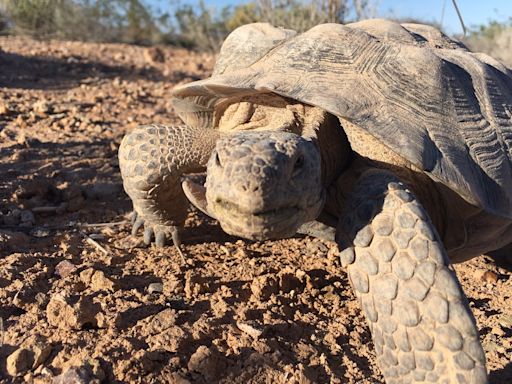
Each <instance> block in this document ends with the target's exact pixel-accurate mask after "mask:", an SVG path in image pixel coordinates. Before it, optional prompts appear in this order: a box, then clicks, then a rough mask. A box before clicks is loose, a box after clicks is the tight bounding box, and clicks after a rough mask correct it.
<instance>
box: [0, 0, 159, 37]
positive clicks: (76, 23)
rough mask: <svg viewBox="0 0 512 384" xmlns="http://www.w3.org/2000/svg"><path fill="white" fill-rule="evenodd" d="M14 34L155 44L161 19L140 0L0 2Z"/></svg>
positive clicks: (16, 0) (30, 0)
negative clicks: (158, 22) (158, 23)
mask: <svg viewBox="0 0 512 384" xmlns="http://www.w3.org/2000/svg"><path fill="white" fill-rule="evenodd" d="M0 5H1V9H2V10H3V12H4V13H5V15H6V16H7V18H8V19H9V20H10V22H11V24H12V30H11V32H13V33H16V34H23V35H31V36H33V37H36V38H59V39H69V40H85V41H122V42H130V43H152V42H155V41H158V40H159V39H160V38H161V36H162V33H161V31H160V29H159V28H158V27H157V25H156V24H157V21H158V15H155V13H154V12H152V11H151V10H150V8H149V7H148V6H147V5H146V4H145V3H144V2H143V1H140V0H96V1H94V0H0Z"/></svg>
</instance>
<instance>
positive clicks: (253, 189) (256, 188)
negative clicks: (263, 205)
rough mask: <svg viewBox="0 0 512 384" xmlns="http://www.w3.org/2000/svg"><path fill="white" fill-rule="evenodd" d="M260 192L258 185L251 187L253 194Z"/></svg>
mask: <svg viewBox="0 0 512 384" xmlns="http://www.w3.org/2000/svg"><path fill="white" fill-rule="evenodd" d="M259 190H260V186H259V185H255V186H254V187H252V191H253V192H257V191H259Z"/></svg>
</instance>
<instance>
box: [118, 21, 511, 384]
mask: <svg viewBox="0 0 512 384" xmlns="http://www.w3.org/2000/svg"><path fill="white" fill-rule="evenodd" d="M172 98H173V103H174V106H175V109H176V112H177V114H178V115H179V116H180V118H181V119H182V120H183V122H184V123H185V125H183V126H163V125H150V126H144V127H139V128H137V129H135V130H134V131H133V132H131V133H128V134H127V135H126V136H125V138H124V139H123V141H122V144H121V147H120V151H119V159H120V169H121V174H122V177H123V183H124V188H125V190H126V192H127V193H128V195H129V196H130V198H131V199H132V201H133V206H134V212H135V213H136V218H135V222H134V225H133V233H134V234H135V233H136V231H137V230H138V229H139V228H140V227H141V226H142V225H144V228H145V231H144V240H145V242H146V243H150V242H151V241H152V240H153V237H154V240H155V242H156V244H157V245H158V246H161V245H164V244H165V242H166V240H167V239H170V238H172V240H173V241H174V244H175V245H177V246H178V247H179V245H180V242H179V231H180V229H181V228H182V225H183V222H184V219H185V216H186V213H187V207H188V201H187V198H188V200H190V201H191V202H192V203H193V204H194V205H196V206H197V207H198V208H199V209H201V210H202V211H204V212H205V213H207V214H209V215H210V216H212V217H214V218H216V219H217V220H218V221H219V222H220V225H221V226H222V228H223V229H224V230H225V231H226V232H228V233H230V234H233V235H236V236H241V237H244V238H248V239H256V240H262V239H278V238H284V237H290V236H294V235H295V234H296V233H306V234H311V235H313V236H318V237H321V238H324V239H328V240H332V241H336V242H337V244H338V247H339V256H340V261H341V265H342V266H343V267H344V268H346V269H347V271H348V277H349V281H350V283H351V285H352V287H353V289H354V291H355V293H356V296H357V297H358V300H359V302H360V304H361V307H362V310H363V313H364V315H365V317H366V319H367V323H368V326H369V328H370V331H371V334H372V340H373V343H374V346H375V351H376V356H377V361H378V365H379V367H380V369H381V371H382V373H383V375H384V378H385V380H386V382H387V383H405V382H419V381H424V380H426V381H431V382H439V383H453V382H458V383H485V382H487V373H486V365H485V364H486V363H485V355H484V352H483V349H482V347H481V344H480V342H479V336H478V330H477V327H476V323H475V320H474V317H473V315H472V313H471V310H470V308H469V305H468V301H467V299H466V297H465V295H464V293H463V291H462V289H461V286H460V283H459V281H458V279H457V276H456V274H455V272H454V270H453V267H452V266H451V263H457V262H462V261H465V260H468V259H470V258H472V257H475V256H478V255H480V254H482V253H484V252H488V251H491V250H495V249H498V248H500V247H503V246H505V245H507V244H508V243H510V242H512V225H511V224H512V161H511V159H512V152H511V150H512V149H511V148H512V72H511V71H510V70H509V69H508V68H506V67H505V66H504V65H502V64H501V63H499V62H498V61H496V60H494V59H493V58H491V57H489V56H487V55H485V54H481V53H472V52H470V51H469V50H468V49H467V48H466V47H465V46H464V45H463V44H462V43H460V42H457V41H454V40H452V39H450V38H448V37H447V36H445V35H444V34H443V33H442V32H440V31H439V30H437V29H435V28H433V27H431V26H427V25H421V24H398V23H395V22H391V21H386V20H379V19H376V20H366V21H361V22H356V23H352V24H347V25H340V24H324V25H318V26H316V27H314V28H312V29H310V30H309V31H307V32H304V33H302V34H298V33H296V32H295V31H292V30H287V29H281V28H276V27H273V26H271V25H269V24H265V23H256V24H249V25H245V26H242V27H240V28H238V29H236V30H235V31H234V32H232V33H231V34H230V35H229V36H228V37H227V39H226V40H225V42H224V44H223V46H222V48H221V51H220V55H219V57H218V60H217V62H216V65H215V68H214V71H213V74H212V76H211V77H210V78H208V79H205V80H200V81H195V82H192V83H189V84H185V85H181V86H178V87H177V88H175V89H174V90H173V92H172ZM205 170H206V179H205V181H204V183H203V182H201V181H198V180H196V179H192V178H185V179H184V181H183V182H182V177H183V176H184V175H186V174H189V173H194V172H203V171H205Z"/></svg>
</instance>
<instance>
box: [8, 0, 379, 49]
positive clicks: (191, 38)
mask: <svg viewBox="0 0 512 384" xmlns="http://www.w3.org/2000/svg"><path fill="white" fill-rule="evenodd" d="M375 1H376V0H313V1H302V0H254V1H252V2H249V3H247V4H243V5H238V6H234V7H225V8H223V9H221V10H220V11H217V10H215V9H210V8H208V7H207V6H206V4H205V2H204V1H200V2H199V4H198V5H196V6H192V5H189V4H184V5H180V4H179V3H177V0H169V2H168V5H169V12H170V13H162V12H157V11H155V10H154V9H152V8H151V7H150V5H149V4H150V1H149V0H0V9H1V10H2V11H3V12H4V13H5V15H6V16H7V18H8V20H9V25H11V26H12V28H11V32H12V33H17V34H25V35H31V36H34V37H37V38H59V39H71V40H86V41H106V42H127V43H139V44H150V43H155V42H168V43H173V44H179V45H184V46H187V47H190V48H196V49H198V50H209V51H218V49H219V48H220V45H221V43H222V41H223V40H224V39H225V37H226V36H227V34H228V33H229V32H231V31H232V30H233V29H235V28H237V27H239V26H240V25H243V24H247V23H251V22H258V21H261V22H269V23H272V24H273V25H276V26H280V27H285V28H291V29H295V30H297V31H304V30H306V29H309V28H311V27H312V26H314V25H317V24H320V23H325V22H340V23H341V22H346V21H347V20H359V19H361V18H366V17H368V16H371V15H373V13H374V11H375V7H374V4H375Z"/></svg>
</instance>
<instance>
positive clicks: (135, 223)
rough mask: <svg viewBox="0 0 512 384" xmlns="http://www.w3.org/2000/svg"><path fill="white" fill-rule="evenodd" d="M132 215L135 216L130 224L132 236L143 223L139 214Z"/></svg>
mask: <svg viewBox="0 0 512 384" xmlns="http://www.w3.org/2000/svg"><path fill="white" fill-rule="evenodd" d="M133 216H134V217H135V219H134V220H133V225H132V236H135V235H136V234H137V231H138V230H139V228H141V227H142V226H143V225H144V220H143V219H142V218H140V216H137V214H135V215H133Z"/></svg>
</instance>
